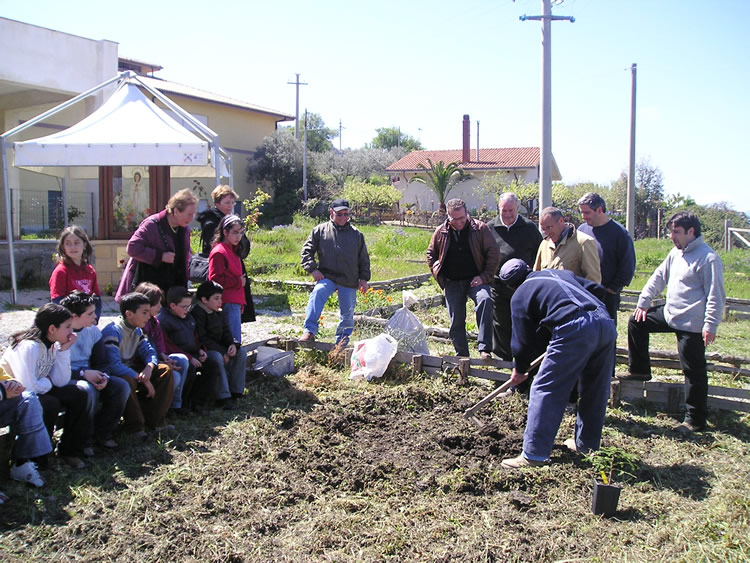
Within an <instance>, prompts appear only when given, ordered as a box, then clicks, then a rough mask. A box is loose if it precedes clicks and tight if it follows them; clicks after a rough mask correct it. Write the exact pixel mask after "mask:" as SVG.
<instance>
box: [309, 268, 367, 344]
mask: <svg viewBox="0 0 750 563" xmlns="http://www.w3.org/2000/svg"><path fill="white" fill-rule="evenodd" d="M336 291H338V292H339V324H338V326H337V327H336V342H338V341H339V340H341V339H342V338H344V337H346V338H349V337H350V336H351V334H352V332H353V331H354V306H355V305H356V304H357V290H356V288H353V287H344V286H342V285H337V284H335V283H334V282H332V281H331V280H329V279H326V278H323V279H322V280H320V281H319V282H318V283H316V284H315V287H314V288H313V290H312V293H311V294H310V299H309V301H308V302H307V309H306V310H305V332H311V333H312V334H317V333H318V322H319V321H320V315H321V314H322V313H323V307H325V305H326V303H327V302H328V298H329V297H331V295H333V294H334V292H336Z"/></svg>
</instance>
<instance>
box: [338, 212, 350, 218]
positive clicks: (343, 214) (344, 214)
mask: <svg viewBox="0 0 750 563" xmlns="http://www.w3.org/2000/svg"><path fill="white" fill-rule="evenodd" d="M336 217H349V212H348V211H337V212H336Z"/></svg>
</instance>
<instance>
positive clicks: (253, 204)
mask: <svg viewBox="0 0 750 563" xmlns="http://www.w3.org/2000/svg"><path fill="white" fill-rule="evenodd" d="M269 199H271V196H270V195H268V194H267V193H266V192H264V191H263V190H260V189H259V190H257V191H256V192H255V196H254V197H253V199H246V200H244V201H243V202H242V203H243V204H244V206H245V210H246V211H247V215H246V216H245V230H246V231H247V232H254V231H257V230H258V229H259V228H260V226H259V225H258V221H260V217H261V215H263V212H262V211H261V208H262V207H263V206H264V205H265V204H266V202H268V200H269Z"/></svg>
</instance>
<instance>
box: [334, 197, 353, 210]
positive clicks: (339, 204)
mask: <svg viewBox="0 0 750 563" xmlns="http://www.w3.org/2000/svg"><path fill="white" fill-rule="evenodd" d="M331 209H333V210H334V211H341V210H342V209H349V202H348V201H346V200H345V199H334V200H333V201H332V202H331Z"/></svg>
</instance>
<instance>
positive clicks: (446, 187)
mask: <svg viewBox="0 0 750 563" xmlns="http://www.w3.org/2000/svg"><path fill="white" fill-rule="evenodd" d="M427 164H429V165H430V167H429V168H427V167H426V166H425V165H424V164H422V163H421V162H420V163H419V167H420V168H421V169H422V170H424V171H425V174H427V178H422V177H421V176H415V177H414V178H412V179H411V180H410V181H411V182H420V183H422V184H425V185H427V186H429V187H430V189H431V190H432V191H433V192H435V195H436V196H437V197H438V201H439V202H440V205H439V206H438V211H439V212H440V213H445V212H446V207H445V200H446V198H447V197H448V194H449V193H450V191H451V190H452V189H453V188H454V187H455V185H456V184H458V183H459V182H461V181H462V180H468V179H469V178H470V177H471V175H469V174H466V173H464V171H463V170H462V169H461V165H460V164H458V163H456V162H451V163H450V164H448V165H447V166H446V164H445V162H443V161H442V160H441V161H439V162H438V163H437V164H435V163H433V162H432V160H430V159H429V158H428V159H427Z"/></svg>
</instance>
